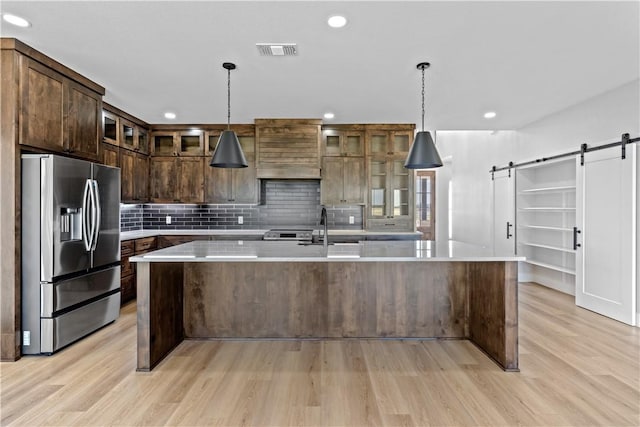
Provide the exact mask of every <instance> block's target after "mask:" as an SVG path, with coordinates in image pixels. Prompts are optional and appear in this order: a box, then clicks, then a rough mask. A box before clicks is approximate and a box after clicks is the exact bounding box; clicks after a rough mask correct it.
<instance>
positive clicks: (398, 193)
mask: <svg viewBox="0 0 640 427" xmlns="http://www.w3.org/2000/svg"><path fill="white" fill-rule="evenodd" d="M404 161H405V159H404V158H403V157H400V156H393V157H386V158H382V157H379V158H376V157H370V158H369V200H368V203H369V204H368V212H367V221H368V226H367V228H369V229H378V230H390V231H413V219H412V218H413V207H412V205H413V193H412V192H413V172H412V171H411V170H409V169H405V167H404Z"/></svg>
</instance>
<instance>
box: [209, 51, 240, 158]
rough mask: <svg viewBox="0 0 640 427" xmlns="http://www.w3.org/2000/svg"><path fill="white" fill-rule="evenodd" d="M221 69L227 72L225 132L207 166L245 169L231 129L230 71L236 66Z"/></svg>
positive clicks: (228, 65)
mask: <svg viewBox="0 0 640 427" xmlns="http://www.w3.org/2000/svg"><path fill="white" fill-rule="evenodd" d="M222 68H224V69H225V70H227V130H225V131H224V132H222V135H220V139H218V144H217V145H216V149H215V150H214V151H213V157H212V158H211V162H210V163H209V166H212V167H215V168H246V167H248V166H249V164H248V163H247V159H246V158H245V157H244V153H243V152H242V147H241V146H240V141H238V136H237V135H236V133H235V132H234V131H232V130H231V129H230V127H231V70H235V69H236V65H235V64H232V63H231V62H225V63H224V64H222Z"/></svg>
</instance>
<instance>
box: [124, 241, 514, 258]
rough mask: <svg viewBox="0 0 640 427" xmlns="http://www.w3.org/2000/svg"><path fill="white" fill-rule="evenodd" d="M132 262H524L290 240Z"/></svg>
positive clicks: (462, 247) (434, 247) (207, 246)
mask: <svg viewBox="0 0 640 427" xmlns="http://www.w3.org/2000/svg"><path fill="white" fill-rule="evenodd" d="M129 260H130V261H131V262H221V261H223V262H224V261H234V262H242V261H245V262H331V261H524V260H525V257H522V256H513V255H505V254H495V253H494V252H493V249H491V248H486V247H483V246H476V245H472V244H469V243H464V242H456V241H441V242H439V241H429V240H416V241H403V240H394V241H361V242H358V243H343V244H338V243H336V244H332V245H329V247H328V248H324V247H323V246H322V245H300V244H298V243H297V242H291V241H195V242H190V243H185V244H182V245H177V246H172V247H170V248H165V249H160V250H157V251H153V252H149V253H146V254H144V255H139V256H135V257H131V258H129Z"/></svg>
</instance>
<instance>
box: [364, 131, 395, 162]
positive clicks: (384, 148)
mask: <svg viewBox="0 0 640 427" xmlns="http://www.w3.org/2000/svg"><path fill="white" fill-rule="evenodd" d="M367 139H368V140H369V154H370V155H373V156H375V155H381V156H384V155H387V154H389V153H390V151H389V132H384V131H382V132H380V131H370V132H369V135H368V138H367Z"/></svg>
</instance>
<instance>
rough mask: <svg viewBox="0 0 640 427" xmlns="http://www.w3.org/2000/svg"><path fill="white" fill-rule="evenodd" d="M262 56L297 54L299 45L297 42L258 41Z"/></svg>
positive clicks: (257, 45) (257, 44)
mask: <svg viewBox="0 0 640 427" xmlns="http://www.w3.org/2000/svg"><path fill="white" fill-rule="evenodd" d="M256 47H257V48H258V52H260V55H262V56H295V55H297V54H298V46H297V45H296V44H295V43H256Z"/></svg>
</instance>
